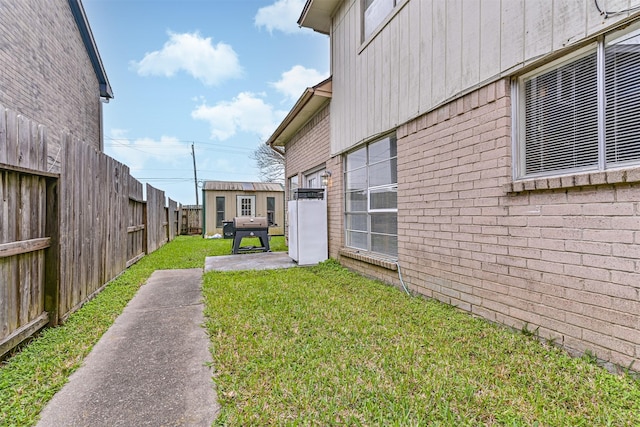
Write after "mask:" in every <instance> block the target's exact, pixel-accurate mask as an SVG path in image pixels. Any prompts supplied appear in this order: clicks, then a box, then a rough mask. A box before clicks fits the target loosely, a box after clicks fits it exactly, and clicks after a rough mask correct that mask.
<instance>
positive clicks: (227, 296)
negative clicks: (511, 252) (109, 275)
mask: <svg viewBox="0 0 640 427" xmlns="http://www.w3.org/2000/svg"><path fill="white" fill-rule="evenodd" d="M250 244H251V242H243V245H250ZM271 248H272V250H285V249H286V247H285V246H284V239H283V238H281V237H280V238H273V239H272V241H271ZM230 252H231V240H217V239H211V240H208V239H207V240H205V239H202V238H200V237H185V236H181V237H178V238H177V239H176V240H175V241H173V242H171V243H169V244H167V245H165V246H164V247H163V248H161V249H159V250H158V251H156V252H155V253H153V254H151V255H149V256H146V257H145V258H143V259H142V260H140V262H138V263H137V264H135V265H134V266H132V267H131V268H130V269H128V270H127V271H126V272H125V273H123V274H122V275H121V276H120V277H118V278H117V279H116V280H114V281H112V282H111V283H110V284H109V285H108V286H107V287H106V288H105V290H104V291H103V292H102V293H101V294H100V295H98V296H97V297H96V298H95V299H94V300H92V301H91V302H89V303H87V304H86V305H85V306H84V307H83V308H81V309H80V310H79V311H77V312H76V313H74V314H73V315H71V316H70V317H69V319H68V321H67V322H66V323H65V324H64V325H63V326H60V327H57V328H52V329H47V330H45V331H44V332H43V333H41V334H40V335H39V336H38V337H37V338H35V339H33V340H32V341H31V342H30V343H29V344H28V345H25V346H24V347H23V348H22V349H21V351H20V352H17V353H16V354H15V355H14V356H12V357H10V358H8V359H7V360H5V361H4V362H2V365H1V366H0V425H2V426H4V425H16V426H24V425H32V424H34V423H35V421H36V420H37V417H38V414H39V413H40V411H41V410H42V408H43V407H44V406H45V405H46V403H47V402H48V401H49V400H50V399H51V397H52V396H53V395H54V393H55V392H56V391H58V390H59V389H60V388H61V387H62V386H63V385H64V383H65V382H66V381H67V378H68V377H69V375H71V373H72V372H73V371H74V370H76V369H77V368H78V367H79V366H80V363H81V362H82V359H83V358H84V357H85V356H86V355H87V354H88V353H89V351H90V350H91V348H92V346H93V345H94V344H95V343H96V342H97V341H98V339H99V338H100V337H101V336H102V334H103V333H104V332H105V331H106V330H107V329H108V328H109V326H111V324H112V323H113V321H114V320H115V318H116V317H117V316H118V315H119V314H120V313H121V312H122V310H123V309H124V307H125V305H126V304H127V303H128V301H129V300H130V299H131V298H132V297H133V295H134V294H135V292H136V291H137V290H138V288H139V287H140V285H141V284H142V283H144V282H145V281H146V279H147V278H148V277H149V276H150V275H151V273H153V271H155V270H157V269H173V268H201V267H202V266H203V264H204V258H205V257H206V256H214V255H228V254H229V253H230ZM204 292H205V302H206V314H207V316H208V321H207V325H206V326H207V329H208V331H209V333H210V336H211V343H212V353H213V358H214V368H215V371H216V372H215V378H214V379H215V382H216V383H217V388H218V397H219V400H220V402H221V403H222V413H221V415H220V418H219V419H218V421H217V424H219V425H234V426H235V425H242V426H244V425H402V426H405V425H435V426H437V425H451V426H454V425H455V426H458V425H463V426H464V425H492V424H493V425H540V426H547V425H548V426H565V425H571V426H574V425H575V426H580V425H582V426H595V425H612V426H624V425H628V426H637V425H640V383H639V382H638V381H636V380H633V379H631V377H629V376H619V375H612V374H609V373H608V372H606V371H604V370H603V369H601V368H599V367H597V366H595V365H594V364H592V363H590V362H589V360H585V359H572V358H569V357H568V356H566V355H565V354H564V353H563V352H562V351H560V350H558V349H556V348H554V347H548V346H545V345H543V344H541V343H540V342H538V341H537V340H535V339H534V338H533V337H531V336H527V335H525V334H521V333H515V332H511V331H509V330H506V329H505V328H501V327H498V326H494V325H490V324H489V323H487V322H485V321H483V320H481V319H476V318H473V317H471V316H469V315H468V314H465V313H462V312H460V311H458V310H456V309H454V308H452V307H450V306H446V305H444V304H441V303H438V302H434V301H427V300H425V299H422V298H410V297H408V296H407V295H406V294H404V293H402V292H400V291H398V290H397V289H395V288H392V287H389V286H387V285H384V284H381V283H379V282H375V281H371V280H368V279H365V278H362V277H360V276H358V275H355V274H353V273H350V272H348V271H346V270H344V269H343V268H341V267H340V266H338V265H337V264H336V263H334V262H327V263H325V264H323V265H321V266H318V267H313V268H293V269H288V270H273V271H257V272H234V273H224V272H211V273H207V274H206V275H205V282H204Z"/></svg>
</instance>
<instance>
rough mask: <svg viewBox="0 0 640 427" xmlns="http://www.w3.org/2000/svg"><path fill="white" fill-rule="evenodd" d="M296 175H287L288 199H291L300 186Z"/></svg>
mask: <svg viewBox="0 0 640 427" xmlns="http://www.w3.org/2000/svg"><path fill="white" fill-rule="evenodd" d="M298 183H299V178H298V175H297V174H296V175H292V176H290V177H289V200H293V193H294V192H295V190H297V189H298V188H300V185H299V184H298Z"/></svg>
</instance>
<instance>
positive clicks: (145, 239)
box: [142, 196, 149, 255]
mask: <svg viewBox="0 0 640 427" xmlns="http://www.w3.org/2000/svg"><path fill="white" fill-rule="evenodd" d="M148 199H149V196H147V200H148ZM147 212H148V209H147V202H146V201H145V202H144V203H143V204H142V224H143V225H144V228H143V229H142V230H143V231H142V252H144V253H145V255H147V254H149V251H148V249H149V242H148V239H149V218H147Z"/></svg>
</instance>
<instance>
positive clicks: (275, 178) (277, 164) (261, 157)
mask: <svg viewBox="0 0 640 427" xmlns="http://www.w3.org/2000/svg"><path fill="white" fill-rule="evenodd" d="M251 158H252V159H253V160H254V161H255V162H256V167H257V168H258V170H259V171H260V179H261V180H262V182H278V183H280V184H284V156H283V155H282V154H280V153H279V152H277V151H276V150H274V149H273V148H271V147H270V146H268V145H267V144H264V143H261V144H260V145H258V148H256V149H255V150H254V151H253V153H251Z"/></svg>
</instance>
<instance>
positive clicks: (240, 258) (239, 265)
mask: <svg viewBox="0 0 640 427" xmlns="http://www.w3.org/2000/svg"><path fill="white" fill-rule="evenodd" d="M295 266H297V264H296V263H295V261H294V260H293V259H291V258H290V257H289V254H288V253H287V252H259V253H249V254H238V255H224V256H214V257H207V258H206V259H205V265H204V271H205V272H207V271H212V270H215V271H234V270H269V269H274V268H290V267H295Z"/></svg>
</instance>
